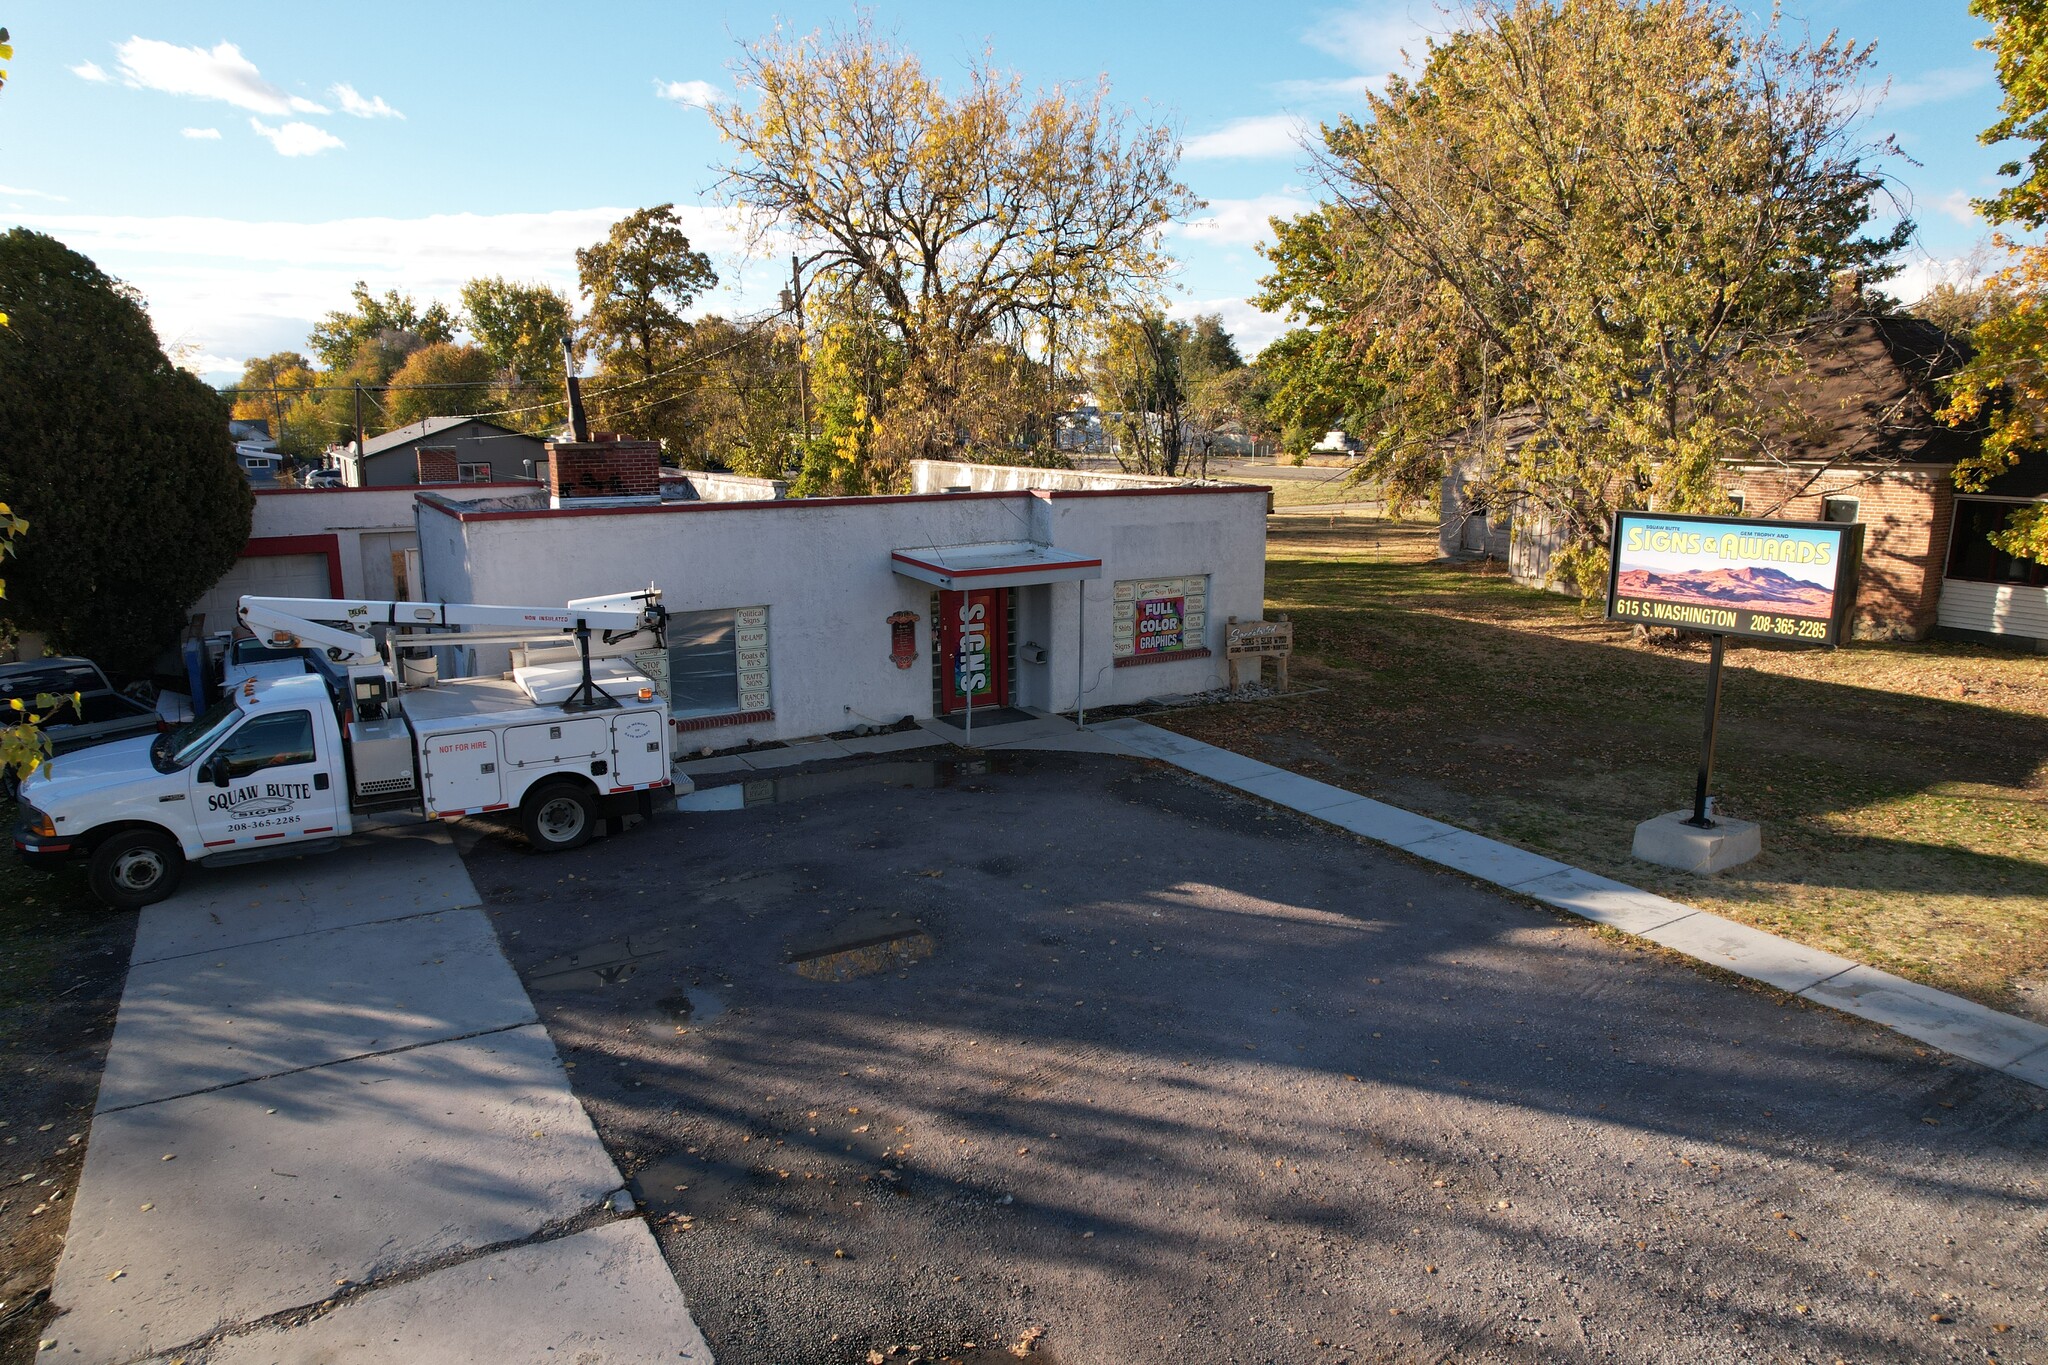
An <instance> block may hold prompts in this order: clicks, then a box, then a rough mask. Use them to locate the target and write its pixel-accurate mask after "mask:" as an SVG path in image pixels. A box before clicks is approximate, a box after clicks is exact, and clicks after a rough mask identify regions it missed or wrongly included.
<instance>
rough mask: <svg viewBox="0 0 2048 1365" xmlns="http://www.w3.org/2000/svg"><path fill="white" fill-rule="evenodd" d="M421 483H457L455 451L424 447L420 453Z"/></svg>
mask: <svg viewBox="0 0 2048 1365" xmlns="http://www.w3.org/2000/svg"><path fill="white" fill-rule="evenodd" d="M418 456H419V481H420V482H421V483H455V482H457V476H456V471H455V452H454V451H453V450H430V449H427V448H425V447H422V448H421V449H420V450H419V452H418Z"/></svg>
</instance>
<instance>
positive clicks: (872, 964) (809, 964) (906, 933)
mask: <svg viewBox="0 0 2048 1365" xmlns="http://www.w3.org/2000/svg"><path fill="white" fill-rule="evenodd" d="M938 946H939V945H938V942H937V941H936V940H935V939H933V938H932V936H931V935H930V934H928V933H926V932H925V931H924V930H922V929H903V930H899V931H897V932H895V933H892V934H885V935H882V936H880V937H878V938H870V939H864V940H861V941H860V942H857V943H845V944H840V945H839V946H837V947H832V948H818V949H814V950H812V951H810V952H807V953H791V954H790V956H789V965H790V966H791V967H792V968H794V969H795V970H796V974H797V975H798V976H803V977H809V978H810V979H811V980H813V981H852V980H854V979H856V978H858V977H863V976H880V975H881V974H882V973H883V972H893V971H897V970H899V969H901V968H904V967H908V966H909V965H910V964H911V963H913V962H922V961H924V960H925V959H926V958H928V957H930V956H931V955H932V953H933V952H934V951H936V950H937V948H938Z"/></svg>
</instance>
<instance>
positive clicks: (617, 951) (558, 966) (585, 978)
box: [526, 939, 667, 991]
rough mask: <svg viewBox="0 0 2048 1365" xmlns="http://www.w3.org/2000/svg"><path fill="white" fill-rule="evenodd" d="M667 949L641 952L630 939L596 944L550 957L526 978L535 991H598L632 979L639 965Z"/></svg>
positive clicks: (528, 986) (529, 988) (530, 987)
mask: <svg viewBox="0 0 2048 1365" xmlns="http://www.w3.org/2000/svg"><path fill="white" fill-rule="evenodd" d="M666 951H667V949H665V948H646V949H639V948H635V947H634V946H633V941H632V940H631V939H613V940H611V941H609V942H605V943H593V944H590V945H589V946H588V947H583V948H577V949H574V950H572V951H570V952H566V953H563V954H562V955H561V956H559V957H551V958H549V959H548V960H547V961H545V962H543V963H541V964H540V965H539V966H537V967H535V968H534V969H533V970H532V971H530V972H528V973H527V975H526V988H527V989H528V990H532V991H599V990H603V989H604V988H605V987H607V986H617V985H621V984H623V983H624V982H627V981H630V980H632V979H633V977H634V975H635V974H637V973H638V972H639V970H640V964H641V963H643V962H645V961H647V960H648V959H650V958H656V957H660V956H661V955H662V954H663V953H665V952H666Z"/></svg>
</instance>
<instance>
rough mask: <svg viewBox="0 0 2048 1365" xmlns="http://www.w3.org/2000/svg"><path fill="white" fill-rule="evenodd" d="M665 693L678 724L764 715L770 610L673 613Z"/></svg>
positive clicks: (736, 608) (734, 608)
mask: <svg viewBox="0 0 2048 1365" xmlns="http://www.w3.org/2000/svg"><path fill="white" fill-rule="evenodd" d="M668 688H669V698H668V700H669V710H670V711H671V712H673V713H674V714H675V716H676V717H677V718H678V719H680V720H689V719H695V718H698V717H703V716H726V715H732V714H734V713H736V712H745V711H766V710H768V709H769V707H768V696H769V690H768V608H766V607H725V608H721V609H719V610H716V611H680V612H674V613H671V614H670V616H669V618H668Z"/></svg>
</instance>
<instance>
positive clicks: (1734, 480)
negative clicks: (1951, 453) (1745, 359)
mask: <svg viewBox="0 0 2048 1365" xmlns="http://www.w3.org/2000/svg"><path fill="white" fill-rule="evenodd" d="M1728 477H1729V483H1728V487H1729V489H1730V490H1731V491H1734V490H1738V489H1739V490H1740V491H1741V492H1742V493H1743V495H1744V503H1743V515H1744V516H1751V517H1780V518H1783V519H1784V520H1787V521H1820V520H1821V519H1822V517H1821V501H1822V499H1824V498H1828V497H1835V496H1840V497H1847V498H1855V499H1856V500H1857V502H1858V503H1859V507H1858V509H1857V520H1858V521H1861V522H1862V523H1863V570H1862V573H1861V574H1860V575H1859V576H1858V578H1857V583H1856V618H1855V622H1854V628H1855V634H1856V637H1857V638H1858V639H1876V640H1895V639H1909V640H1917V639H1919V638H1920V637H1922V636H1923V635H1925V634H1926V633H1927V632H1928V631H1929V630H1931V629H1933V627H1934V620H1935V609H1936V607H1937V605H1938V604H1939V602H1940V600H1941V575H1942V569H1943V566H1944V565H1945V564H1946V563H1947V561H1948V533H1949V523H1950V515H1951V512H1952V510H1953V508H1954V506H1955V484H1954V481H1953V480H1952V479H1951V478H1950V477H1949V473H1948V471H1947V470H1946V469H1928V470H1915V469H1890V470H1859V469H1837V470H1828V471H1826V472H1824V473H1818V472H1816V471H1815V470H1813V469H1799V468H1791V469H1777V468H1771V469H1763V468H1755V467H1751V468H1744V469H1731V470H1729V471H1728Z"/></svg>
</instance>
